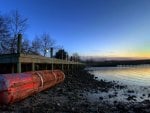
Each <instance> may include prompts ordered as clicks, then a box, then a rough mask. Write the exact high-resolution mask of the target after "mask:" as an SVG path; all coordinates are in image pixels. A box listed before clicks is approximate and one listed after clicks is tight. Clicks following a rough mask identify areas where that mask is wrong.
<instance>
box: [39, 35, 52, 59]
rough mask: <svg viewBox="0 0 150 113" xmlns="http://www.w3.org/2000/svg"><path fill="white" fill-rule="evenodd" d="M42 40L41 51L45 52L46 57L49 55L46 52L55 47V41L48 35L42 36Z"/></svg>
mask: <svg viewBox="0 0 150 113" xmlns="http://www.w3.org/2000/svg"><path fill="white" fill-rule="evenodd" d="M40 39H41V51H42V52H43V55H44V56H46V53H47V51H46V50H50V48H51V47H53V46H54V44H55V41H54V40H53V39H52V38H51V37H50V35H49V34H47V33H44V34H42V35H41V37H40Z"/></svg>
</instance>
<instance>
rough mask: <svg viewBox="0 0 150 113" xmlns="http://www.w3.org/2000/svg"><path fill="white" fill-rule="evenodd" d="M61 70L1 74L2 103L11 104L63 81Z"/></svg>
mask: <svg viewBox="0 0 150 113" xmlns="http://www.w3.org/2000/svg"><path fill="white" fill-rule="evenodd" d="M64 78H65V75H64V73H63V72H62V71H60V70H53V71H50V70H44V71H32V72H25V73H17V74H2V75H0V104H11V103H14V102H16V101H20V100H22V99H25V98H26V97H28V96H31V95H33V94H35V93H38V92H40V91H43V90H46V89H48V88H51V87H52V86H54V85H56V84H58V83H60V82H62V81H63V80H64Z"/></svg>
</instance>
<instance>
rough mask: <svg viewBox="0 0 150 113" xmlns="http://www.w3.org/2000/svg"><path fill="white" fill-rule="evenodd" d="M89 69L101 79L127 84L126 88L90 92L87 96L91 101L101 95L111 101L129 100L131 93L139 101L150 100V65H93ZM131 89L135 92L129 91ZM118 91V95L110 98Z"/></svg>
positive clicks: (96, 99)
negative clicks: (110, 96)
mask: <svg viewBox="0 0 150 113" xmlns="http://www.w3.org/2000/svg"><path fill="white" fill-rule="evenodd" d="M87 70H89V72H90V73H91V74H94V75H95V77H97V79H99V80H101V79H103V80H106V81H118V83H120V84H124V85H126V86H127V88H125V89H124V88H123V89H116V90H114V89H110V90H109V92H98V93H88V94H87V96H88V98H89V100H90V101H93V100H94V101H98V100H99V97H103V99H104V100H106V101H109V102H113V101H121V102H122V101H125V102H129V101H128V100H127V98H128V96H129V95H130V96H133V95H134V96H135V97H136V98H135V99H136V101H137V102H141V101H143V100H150V97H149V95H150V65H137V66H118V67H91V68H87ZM129 90H130V91H134V92H133V93H129ZM116 92H117V96H116V97H113V98H109V95H113V94H114V93H116Z"/></svg>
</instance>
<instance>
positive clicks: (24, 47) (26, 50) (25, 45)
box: [22, 39, 32, 54]
mask: <svg viewBox="0 0 150 113" xmlns="http://www.w3.org/2000/svg"><path fill="white" fill-rule="evenodd" d="M22 53H26V54H28V53H32V51H31V46H30V41H29V40H28V39H24V40H23V42H22Z"/></svg>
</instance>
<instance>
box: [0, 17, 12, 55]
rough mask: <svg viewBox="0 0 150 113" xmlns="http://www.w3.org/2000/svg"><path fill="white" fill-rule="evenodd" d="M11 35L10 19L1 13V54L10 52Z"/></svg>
mask: <svg viewBox="0 0 150 113" xmlns="http://www.w3.org/2000/svg"><path fill="white" fill-rule="evenodd" d="M9 37H10V33H9V28H8V19H7V18H6V17H4V16H2V15H0V54H7V53H9Z"/></svg>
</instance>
